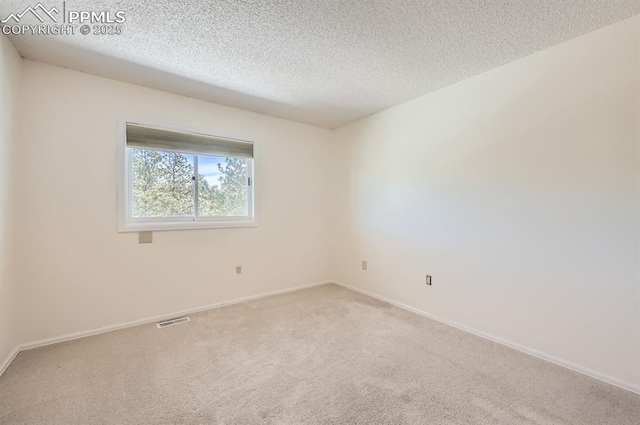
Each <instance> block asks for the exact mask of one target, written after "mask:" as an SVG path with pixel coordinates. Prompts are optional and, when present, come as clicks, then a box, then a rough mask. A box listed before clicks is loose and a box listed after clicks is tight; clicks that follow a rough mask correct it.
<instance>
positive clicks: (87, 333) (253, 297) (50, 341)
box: [0, 281, 333, 375]
mask: <svg viewBox="0 0 640 425" xmlns="http://www.w3.org/2000/svg"><path fill="white" fill-rule="evenodd" d="M328 283H333V281H323V282H316V283H310V284H307V285H302V286H295V287H293V288H287V289H280V290H278V291H271V292H265V293H262V294H257V295H251V296H248V297H243V298H236V299H233V300H229V301H220V302H217V303H213V304H209V305H204V306H200V307H195V308H192V309H187V310H181V311H175V312H173V313H168V314H163V315H160V316H155V317H147V318H145V319H139V320H134V321H131V322H126V323H120V324H117V325H110V326H104V327H101V328H97V329H91V330H87V331H81V332H75V333H71V334H67V335H62V336H58V337H54V338H47V339H42V340H39V341H35V342H28V343H25V344H20V345H19V346H18V347H16V348H15V349H14V350H13V351H12V353H11V354H10V355H9V357H8V358H7V359H6V360H5V362H4V363H3V364H2V367H1V368H0V375H2V372H4V371H5V369H6V368H7V367H8V366H9V364H11V362H12V361H13V359H14V358H15V357H16V356H17V355H18V353H19V352H20V351H23V350H30V349H32V348H38V347H44V346H46V345H51V344H57V343H59V342H65V341H71V340H74V339H79V338H85V337H88V336H93V335H98V334H102V333H105V332H112V331H117V330H119V329H125V328H130V327H133V326H139V325H145V324H148V323H154V322H159V321H161V320H167V319H171V318H174V317H176V316H184V315H187V314H195V313H199V312H202V311H207V310H213V309H215V308H220V307H224V306H228V305H233V304H239V303H244V302H247V301H253V300H257V299H260V298H266V297H271V296H274V295H281V294H286V293H288V292H295V291H300V290H303V289H308V288H313V287H315V286H320V285H326V284H328Z"/></svg>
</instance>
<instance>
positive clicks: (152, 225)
mask: <svg viewBox="0 0 640 425" xmlns="http://www.w3.org/2000/svg"><path fill="white" fill-rule="evenodd" d="M238 227H258V223H256V222H255V220H237V221H213V220H212V221H180V222H140V223H125V224H120V225H118V233H126V232H165V231H171V230H197V229H231V228H238Z"/></svg>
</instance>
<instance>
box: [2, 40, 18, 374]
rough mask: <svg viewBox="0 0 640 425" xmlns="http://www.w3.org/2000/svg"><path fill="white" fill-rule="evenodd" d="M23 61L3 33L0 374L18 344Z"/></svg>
mask: <svg viewBox="0 0 640 425" xmlns="http://www.w3.org/2000/svg"><path fill="white" fill-rule="evenodd" d="M21 62H22V59H21V58H20V56H19V55H18V52H16V50H15V49H14V48H13V46H12V45H11V43H10V42H9V39H8V38H7V37H6V36H4V35H2V34H0V372H2V368H3V366H4V362H5V360H8V357H9V355H10V354H11V352H12V351H13V350H14V348H16V345H17V342H18V335H17V322H16V319H17V317H16V314H17V311H16V304H17V299H16V283H15V280H14V279H13V267H12V261H11V260H12V258H13V243H12V241H13V233H12V223H11V218H12V211H13V210H12V204H13V203H12V199H11V197H12V175H13V174H12V172H13V168H12V165H13V160H14V152H15V146H16V129H15V125H14V122H15V119H16V115H15V113H16V108H17V104H18V90H17V88H18V84H19V75H20V65H21Z"/></svg>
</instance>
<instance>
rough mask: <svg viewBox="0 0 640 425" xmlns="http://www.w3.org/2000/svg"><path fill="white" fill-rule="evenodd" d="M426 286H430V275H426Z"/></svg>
mask: <svg viewBox="0 0 640 425" xmlns="http://www.w3.org/2000/svg"><path fill="white" fill-rule="evenodd" d="M427 285H429V286H431V275H427Z"/></svg>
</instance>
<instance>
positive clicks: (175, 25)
mask: <svg viewBox="0 0 640 425" xmlns="http://www.w3.org/2000/svg"><path fill="white" fill-rule="evenodd" d="M42 3H43V4H44V6H47V7H48V8H50V7H52V6H56V7H57V8H58V9H60V10H62V1H57V0H53V1H49V0H42ZM35 4H37V0H33V1H30V2H29V1H26V2H25V1H14V0H2V2H0V19H4V18H5V17H6V16H7V15H8V14H9V13H16V12H21V11H22V10H24V8H25V7H26V6H29V5H35ZM65 6H66V10H89V11H101V10H110V11H114V12H115V11H117V10H124V11H125V12H126V17H127V21H126V22H125V23H124V24H123V34H122V35H113V36H107V35H105V36H97V35H81V34H79V33H78V34H77V35H74V36H68V35H64V36H60V35H58V36H42V35H37V36H30V35H27V36H23V35H20V36H11V41H12V42H13V43H14V45H15V46H16V47H17V49H18V50H19V52H20V53H21V55H22V56H23V57H26V58H29V59H34V60H38V61H41V62H46V63H51V64H54V65H60V66H64V67H67V68H72V69H77V70H80V71H84V72H89V73H92V74H97V75H103V76H106V77H110V78H114V79H118V80H122V81H128V82H133V83H137V84H140V85H144V86H148V87H153V88H158V89H162V90H165V91H170V92H175V93H180V94H184V95H187V96H192V97H196V98H201V99H205V100H210V101H213V102H217V103H222V104H226V105H230V106H236V107H240V108H244V109H248V110H253V111H257V112H262V113H266V114H270V115H275V116H279V117H283V118H287V119H292V120H296V121H301V122H306V123H310V124H314V125H318V126H321V127H328V128H335V127H338V126H341V125H343V124H346V123H349V122H352V121H354V120H356V119H358V118H361V117H364V116H366V115H369V114H371V113H374V112H377V111H380V110H382V109H385V108H388V107H390V106H393V105H396V104H398V103H401V102H404V101H406V100H409V99H412V98H415V97H418V96H420V95H423V94H425V93H428V92H430V91H433V90H436V89H438V88H441V87H444V86H447V85H450V84H452V83H455V82H457V81H460V80H463V79H465V78H468V77H471V76H473V75H476V74H479V73H481V72H483V71H487V70H489V69H492V68H495V67H498V66H500V65H502V64H505V63H507V62H510V61H513V60H515V59H518V58H521V57H523V56H526V55H529V54H531V53H534V52H536V51H540V50H542V49H545V48H547V47H550V46H552V45H554V44H558V43H561V42H563V41H566V40H568V39H571V38H574V37H577V36H579V35H582V34H585V33H587V32H590V31H593V30H596V29H598V28H601V27H603V26H606V25H609V24H612V23H614V22H618V21H620V20H623V19H625V18H628V17H631V16H633V15H635V14H638V13H640V0H486V1H480V0H434V1H422V0H387V1H384V0H345V1H337V0H334V1H332V0H288V1H287V0H272V1H268V0H248V1H239V0H236V1H233V0H229V1H205V0H182V1H168V0H164V1H162V0H157V1H153V2H146V1H145V2H143V1H139V0H120V1H103V0H95V1H86V0H79V1H75V0H67V1H66V4H65ZM25 22H31V23H38V22H37V21H35V18H33V17H32V16H25V17H24V18H23V21H22V22H21V23H25Z"/></svg>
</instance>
